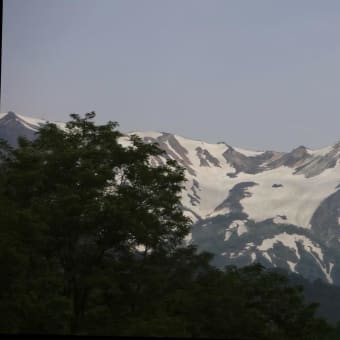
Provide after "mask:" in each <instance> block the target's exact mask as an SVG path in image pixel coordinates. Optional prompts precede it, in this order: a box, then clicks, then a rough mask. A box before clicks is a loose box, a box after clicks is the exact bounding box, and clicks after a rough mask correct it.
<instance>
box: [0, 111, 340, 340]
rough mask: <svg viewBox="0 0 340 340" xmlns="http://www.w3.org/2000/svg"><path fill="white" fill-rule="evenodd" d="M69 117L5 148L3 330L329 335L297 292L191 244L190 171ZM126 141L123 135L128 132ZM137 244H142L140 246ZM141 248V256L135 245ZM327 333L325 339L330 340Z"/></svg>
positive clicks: (0, 201)
mask: <svg viewBox="0 0 340 340" xmlns="http://www.w3.org/2000/svg"><path fill="white" fill-rule="evenodd" d="M94 116H95V114H94V113H88V114H86V115H85V117H84V118H81V117H79V116H78V115H71V118H72V120H71V121H70V122H68V123H67V126H66V129H65V130H62V129H60V128H58V127H57V126H56V125H54V124H47V125H46V126H44V127H42V128H41V129H40V130H39V133H38V135H37V138H36V139H35V140H34V141H28V140H25V139H20V140H19V146H18V148H17V149H15V150H13V149H10V148H9V147H8V146H7V145H5V144H1V146H0V151H1V152H0V156H1V160H0V172H1V177H0V206H1V210H0V270H1V278H2V279H1V282H0V315H1V318H0V331H1V332H7V333H8V332H9V333H23V332H24V333H29V332H31V333H60V334H69V333H71V334H92V335H139V336H173V337H214V338H228V337H238V338H255V339H313V338H315V339H323V337H325V336H330V335H331V333H332V332H335V330H334V331H333V330H332V329H331V328H330V326H328V325H327V324H326V323H325V322H324V321H323V320H322V319H318V318H316V317H315V316H314V314H315V311H316V305H313V304H311V305H308V304H306V303H305V302H304V299H303V293H302V290H301V289H299V288H297V287H295V286H292V285H290V284H289V283H288V281H287V277H286V276H284V275H282V274H279V273H274V272H270V271H268V270H265V269H264V268H263V267H262V266H260V265H253V266H248V267H244V268H240V269H238V268H236V267H227V268H225V270H220V269H217V268H215V267H213V266H212V265H211V264H210V261H211V260H212V255H211V254H209V253H204V252H201V253H199V252H198V251H197V249H196V248H195V247H194V246H189V247H186V246H184V243H183V238H184V236H185V235H186V234H187V233H188V232H189V228H190V221H189V220H188V219H187V218H186V217H184V215H183V213H182V207H181V203H180V193H181V190H182V187H183V182H184V180H185V178H184V170H183V169H182V168H181V167H179V166H178V165H177V163H176V162H174V161H168V162H167V163H166V164H164V165H162V166H157V167H155V166H151V164H150V158H151V157H155V156H159V155H161V154H162V151H161V150H160V149H159V148H158V147H157V145H154V144H145V143H143V142H142V140H141V139H140V138H138V137H137V136H132V137H131V138H130V141H129V145H128V146H126V147H123V146H122V145H121V144H120V143H119V138H120V137H123V136H122V134H121V133H120V132H119V131H118V130H117V123H112V122H109V123H107V124H105V125H100V126H97V125H95V124H94V122H93V118H94ZM125 138H126V140H127V137H125ZM139 247H141V248H139ZM138 249H140V250H138ZM329 338H330V337H329Z"/></svg>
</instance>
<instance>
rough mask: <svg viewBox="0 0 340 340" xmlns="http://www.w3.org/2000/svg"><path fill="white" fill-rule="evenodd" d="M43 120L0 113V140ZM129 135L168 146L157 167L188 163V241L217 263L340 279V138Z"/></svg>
mask: <svg viewBox="0 0 340 340" xmlns="http://www.w3.org/2000/svg"><path fill="white" fill-rule="evenodd" d="M43 123H44V121H42V120H36V119H33V118H28V117H24V116H21V115H16V114H13V113H8V114H2V115H1V114H0V137H2V138H5V139H7V140H9V142H10V143H12V144H14V143H15V140H16V137H17V136H18V135H25V136H27V137H28V138H33V134H34V131H35V130H36V129H37V128H38V127H39V126H40V125H41V124H43ZM134 133H135V134H137V135H139V136H140V137H141V138H142V139H143V140H144V141H145V142H147V143H149V142H156V143H158V144H159V146H160V147H161V148H162V149H164V150H165V151H166V155H165V156H164V157H157V158H154V159H153V160H152V162H153V163H154V164H155V165H157V164H162V163H163V162H165V160H166V158H167V157H170V158H172V159H175V160H177V161H178V162H179V164H181V165H182V166H183V167H185V169H186V177H187V179H188V181H187V182H186V188H185V190H184V192H183V196H182V203H183V209H184V211H185V214H186V215H187V216H189V217H190V218H191V219H192V221H193V226H192V232H191V234H190V237H189V238H188V239H187V242H192V243H195V244H197V245H198V246H199V248H200V249H204V250H208V251H210V252H213V253H215V254H216V257H215V264H216V265H217V266H225V265H227V264H236V265H245V264H249V263H250V262H254V261H259V262H261V263H263V264H265V265H267V266H275V267H283V268H286V269H288V270H291V271H294V272H297V273H299V274H302V275H303V276H305V277H307V278H310V279H315V278H322V279H324V280H326V281H328V282H331V283H340V190H339V189H340V162H339V159H340V142H339V143H336V144H334V145H331V146H329V147H326V148H323V149H319V150H311V149H308V148H306V147H304V146H299V147H297V148H296V149H294V150H292V151H291V152H288V153H284V152H275V151H250V150H244V149H241V148H237V147H232V146H230V145H228V144H226V143H217V144H211V143H206V142H204V141H197V140H191V139H188V138H184V137H182V136H178V135H175V134H171V133H164V132H163V133H161V132H134ZM130 134H132V133H130ZM121 142H122V143H123V144H124V143H127V142H128V136H126V137H123V138H122V140H121Z"/></svg>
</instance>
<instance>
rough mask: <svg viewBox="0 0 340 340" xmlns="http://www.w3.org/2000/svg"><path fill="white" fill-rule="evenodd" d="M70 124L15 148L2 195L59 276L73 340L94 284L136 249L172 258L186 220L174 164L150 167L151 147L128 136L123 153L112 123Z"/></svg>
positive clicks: (155, 151) (47, 129) (89, 118)
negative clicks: (32, 230) (33, 229)
mask: <svg viewBox="0 0 340 340" xmlns="http://www.w3.org/2000/svg"><path fill="white" fill-rule="evenodd" d="M71 117H72V120H71V121H70V122H68V123H67V124H66V129H60V128H58V127H57V126H56V125H54V124H47V125H45V126H43V127H42V128H41V129H40V130H39V132H38V135H37V138H36V139H35V140H34V141H28V140H26V139H22V138H21V139H20V140H19V147H18V148H17V149H16V150H12V151H11V153H10V156H9V157H7V161H6V162H5V163H4V164H3V166H2V168H3V171H2V172H3V181H2V182H3V185H2V188H1V190H2V196H3V197H6V198H7V199H8V200H9V201H10V202H12V203H13V204H15V207H16V209H17V210H18V211H21V212H25V211H26V212H29V214H28V218H27V224H29V223H31V222H30V221H39V225H40V226H41V227H42V230H40V233H39V237H41V238H42V240H41V241H40V246H39V248H43V249H41V251H40V253H41V254H42V255H43V256H44V258H46V259H48V260H49V262H50V263H51V262H52V263H53V264H54V266H55V268H57V271H58V272H59V273H61V274H62V277H63V280H62V282H63V291H64V295H65V296H66V297H67V298H69V300H70V302H71V306H72V310H71V319H70V328H69V329H70V332H72V333H78V332H81V330H82V327H83V324H84V322H83V321H84V317H85V313H86V310H87V304H88V301H89V297H90V295H91V293H92V291H93V288H94V286H95V282H96V279H95V278H96V276H97V275H98V276H99V277H100V276H101V275H100V274H101V273H103V271H104V272H105V270H106V267H112V266H115V265H117V266H118V265H119V264H120V263H121V262H123V261H124V260H126V259H128V258H130V257H131V256H132V257H133V256H135V254H136V247H137V246H143V247H144V251H143V256H144V257H147V256H149V255H150V254H151V253H152V252H160V251H166V252H169V253H171V251H173V250H174V249H175V248H176V247H177V246H178V245H180V244H181V242H182V239H183V237H184V236H185V235H186V234H187V232H188V229H189V220H188V219H187V218H185V217H184V216H183V214H182V210H181V205H180V192H181V189H182V182H183V181H184V174H183V169H182V168H180V167H179V166H177V164H176V163H175V162H173V161H168V162H167V163H166V164H164V165H162V166H158V167H152V166H150V163H149V159H150V157H152V156H159V155H160V154H162V151H161V150H160V149H159V148H158V147H157V146H156V145H153V144H145V143H143V142H142V141H141V140H140V139H139V138H138V137H137V136H132V137H131V139H130V145H129V146H127V147H123V146H122V145H121V144H120V143H119V140H118V139H119V137H122V135H121V133H120V132H118V131H117V130H116V127H117V124H116V123H113V122H109V123H107V124H105V125H100V126H97V125H95V124H94V122H93V118H94V117H95V114H94V113H93V112H92V113H88V114H86V115H85V118H80V117H79V116H78V115H71ZM6 152H7V151H6ZM5 224H6V223H5ZM104 269H105V270H104Z"/></svg>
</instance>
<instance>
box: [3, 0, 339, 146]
mask: <svg viewBox="0 0 340 340" xmlns="http://www.w3.org/2000/svg"><path fill="white" fill-rule="evenodd" d="M3 26H4V32H3V66H2V67H3V76H2V89H3V90H2V107H1V111H2V112H6V111H8V110H12V111H15V112H18V113H22V114H25V115H31V116H35V117H38V118H45V119H49V120H62V121H65V120H67V119H68V118H69V116H68V115H69V114H70V113H79V114H83V113H85V112H88V111H91V110H95V111H96V112H97V121H98V122H99V123H103V122H106V121H108V120H113V121H118V122H119V123H120V129H121V130H122V131H132V130H157V131H167V132H173V133H177V134H180V135H183V136H186V137H190V138H194V139H202V140H205V141H208V142H218V141H225V142H227V143H229V144H231V145H234V146H240V147H245V148H249V149H258V150H261V149H274V150H278V151H288V150H290V149H292V148H293V147H296V146H299V145H301V144H302V145H305V146H308V147H311V148H319V147H323V146H326V145H328V144H332V143H334V142H336V141H338V140H340V1H339V0H334V1H332V0H322V1H321V0H317V1H313V0H305V1H303V0H299V1H297V0H268V1H265V0H256V1H255V0H248V1H246V0H230V1H228V0H204V1H203V0H4V24H3Z"/></svg>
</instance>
